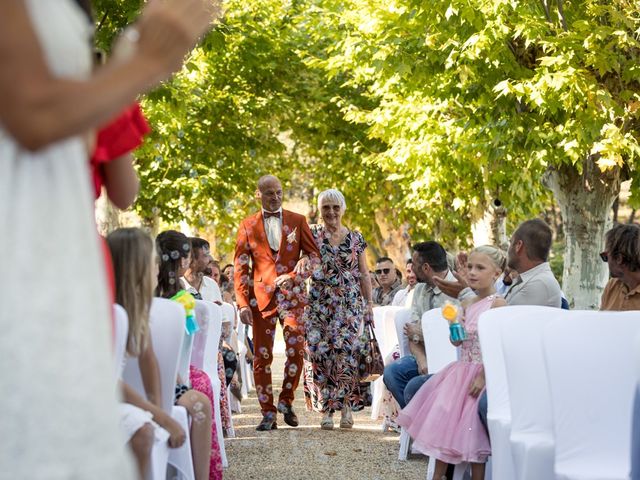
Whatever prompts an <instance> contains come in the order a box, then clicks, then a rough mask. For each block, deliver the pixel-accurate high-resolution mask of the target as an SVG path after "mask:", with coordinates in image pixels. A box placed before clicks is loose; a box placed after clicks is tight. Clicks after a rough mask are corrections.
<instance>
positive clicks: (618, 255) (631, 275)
mask: <svg viewBox="0 0 640 480" xmlns="http://www.w3.org/2000/svg"><path fill="white" fill-rule="evenodd" d="M600 257H601V258H602V260H603V261H605V262H607V265H608V266H609V275H611V279H610V280H609V282H608V283H607V286H606V287H605V289H604V292H602V301H601V305H600V310H640V226H638V225H636V224H626V225H616V226H615V227H613V228H612V229H611V230H609V231H608V232H607V234H606V237H605V251H604V252H602V253H601V254H600Z"/></svg>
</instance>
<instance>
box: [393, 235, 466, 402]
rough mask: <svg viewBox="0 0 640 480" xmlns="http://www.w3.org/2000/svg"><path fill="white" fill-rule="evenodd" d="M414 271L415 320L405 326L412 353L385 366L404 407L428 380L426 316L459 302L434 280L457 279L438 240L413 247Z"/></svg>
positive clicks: (412, 309) (413, 313) (412, 308)
mask: <svg viewBox="0 0 640 480" xmlns="http://www.w3.org/2000/svg"><path fill="white" fill-rule="evenodd" d="M412 260H413V263H412V265H413V272H414V273H415V275H416V277H417V280H418V282H419V283H418V284H417V286H416V288H415V293H414V295H413V302H412V303H411V321H410V322H409V323H407V325H405V330H404V334H405V335H406V336H407V337H408V339H409V349H410V351H411V355H407V356H405V357H402V358H400V359H399V360H398V361H396V362H393V363H391V364H390V365H387V366H386V367H385V369H384V376H383V382H384V384H385V385H386V386H387V388H388V389H389V391H390V392H391V394H392V395H393V397H394V398H395V399H396V401H397V402H398V404H399V405H400V407H401V408H404V407H405V406H406V404H407V402H408V401H409V400H410V399H411V397H412V396H413V394H415V392H417V391H418V389H419V388H420V387H421V386H422V384H423V383H424V382H425V381H426V380H427V378H428V376H427V357H426V355H425V351H424V337H423V335H422V315H423V314H424V313H425V312H426V311H428V310H431V309H433V308H439V307H441V306H442V305H444V303H445V302H446V301H450V302H456V300H455V299H454V298H451V297H449V296H447V295H445V294H444V293H443V292H442V291H441V290H440V289H439V288H438V287H437V286H436V284H435V283H434V279H436V278H445V279H447V280H449V281H455V277H454V276H453V274H452V273H451V271H450V270H449V265H448V263H447V253H446V252H445V250H444V248H443V247H442V245H440V244H439V243H438V242H434V241H430V242H422V243H418V244H416V245H414V247H413V257H412Z"/></svg>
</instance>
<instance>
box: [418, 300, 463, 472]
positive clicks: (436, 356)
mask: <svg viewBox="0 0 640 480" xmlns="http://www.w3.org/2000/svg"><path fill="white" fill-rule="evenodd" d="M422 334H423V335H424V350H425V354H426V355H427V366H428V368H429V373H431V374H433V373H437V372H439V371H440V370H442V369H443V368H444V367H446V366H447V365H449V364H450V363H451V362H455V361H456V360H457V359H458V349H457V348H456V347H455V346H453V344H452V343H451V342H450V341H449V322H447V320H445V319H444V318H443V317H442V309H441V308H434V309H432V310H429V311H427V312H425V313H424V314H423V315H422ZM435 464H436V462H435V461H429V464H428V466H427V480H431V479H432V478H433V473H434V469H435ZM467 467H468V464H467V463H461V464H460V465H456V467H455V469H454V479H455V480H458V479H459V478H462V477H463V476H464V473H465V471H466V470H467Z"/></svg>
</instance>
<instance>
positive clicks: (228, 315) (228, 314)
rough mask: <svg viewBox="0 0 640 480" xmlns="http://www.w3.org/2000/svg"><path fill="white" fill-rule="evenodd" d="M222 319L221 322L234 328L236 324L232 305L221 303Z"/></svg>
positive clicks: (234, 310)
mask: <svg viewBox="0 0 640 480" xmlns="http://www.w3.org/2000/svg"><path fill="white" fill-rule="evenodd" d="M222 317H223V322H230V323H231V325H232V326H234V327H235V324H236V309H235V307H234V306H233V305H231V304H230V303H227V302H223V303H222Z"/></svg>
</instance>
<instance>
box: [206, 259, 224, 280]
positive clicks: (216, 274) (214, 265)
mask: <svg viewBox="0 0 640 480" xmlns="http://www.w3.org/2000/svg"><path fill="white" fill-rule="evenodd" d="M207 266H208V267H209V270H210V272H211V273H210V274H209V275H208V276H209V277H211V278H212V279H213V280H215V282H216V283H217V284H218V286H220V275H221V274H222V273H221V272H220V263H218V262H217V261H216V260H214V259H213V258H212V259H211V260H210V261H209V265H207Z"/></svg>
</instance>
